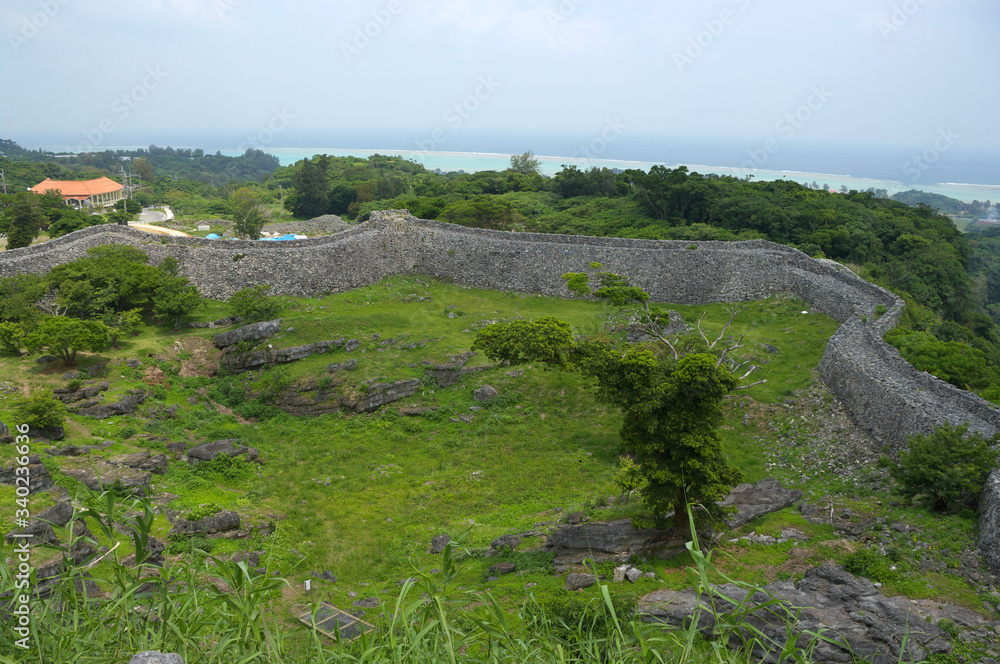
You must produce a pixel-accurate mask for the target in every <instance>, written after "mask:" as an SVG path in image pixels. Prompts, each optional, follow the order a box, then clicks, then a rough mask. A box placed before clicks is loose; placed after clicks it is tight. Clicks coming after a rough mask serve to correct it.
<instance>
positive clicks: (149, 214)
mask: <svg viewBox="0 0 1000 664" xmlns="http://www.w3.org/2000/svg"><path fill="white" fill-rule="evenodd" d="M166 218H167V215H166V214H164V213H163V212H162V211H160V210H143V211H142V212H141V213H140V214H139V223H140V224H158V223H160V222H161V221H163V220H165V219H166Z"/></svg>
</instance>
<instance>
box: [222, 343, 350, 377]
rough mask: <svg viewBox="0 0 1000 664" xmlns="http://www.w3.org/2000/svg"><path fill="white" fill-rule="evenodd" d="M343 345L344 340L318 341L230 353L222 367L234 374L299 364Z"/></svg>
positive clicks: (224, 359) (223, 359) (224, 358)
mask: <svg viewBox="0 0 1000 664" xmlns="http://www.w3.org/2000/svg"><path fill="white" fill-rule="evenodd" d="M343 345H344V340H343V339H336V340H334V341H317V342H316V343H312V344H304V345H302V346H291V347H290V348H261V349H257V350H252V351H250V352H248V353H240V354H236V353H229V354H227V355H226V356H225V357H223V358H222V366H223V367H225V368H226V369H228V370H229V371H231V372H233V373H242V372H244V371H252V370H253V369H259V368H261V367H266V366H272V365H275V364H288V363H289V362H297V361H299V360H303V359H305V358H307V357H310V356H312V355H319V354H322V353H326V352H327V351H329V350H331V349H336V348H340V347H341V346H343Z"/></svg>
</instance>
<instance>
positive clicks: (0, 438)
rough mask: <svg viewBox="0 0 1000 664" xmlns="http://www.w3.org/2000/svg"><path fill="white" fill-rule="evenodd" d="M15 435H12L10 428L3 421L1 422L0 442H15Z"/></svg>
mask: <svg viewBox="0 0 1000 664" xmlns="http://www.w3.org/2000/svg"><path fill="white" fill-rule="evenodd" d="M13 442H14V436H13V435H11V433H10V429H8V428H7V425H6V424H4V423H3V422H0V443H13Z"/></svg>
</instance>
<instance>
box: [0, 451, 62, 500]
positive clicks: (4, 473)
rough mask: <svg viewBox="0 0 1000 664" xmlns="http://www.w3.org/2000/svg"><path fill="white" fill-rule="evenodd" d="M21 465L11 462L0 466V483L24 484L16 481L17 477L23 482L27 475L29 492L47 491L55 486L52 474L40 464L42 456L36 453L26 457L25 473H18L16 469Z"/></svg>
mask: <svg viewBox="0 0 1000 664" xmlns="http://www.w3.org/2000/svg"><path fill="white" fill-rule="evenodd" d="M23 467H24V466H21V465H19V464H12V465H10V466H4V467H2V468H0V484H10V485H12V486H24V484H23V483H19V482H18V478H21V479H22V482H23V479H24V478H25V477H27V478H28V491H30V492H31V493H37V492H39V491H48V490H49V489H51V488H52V487H53V486H55V483H54V482H53V481H52V476H51V475H49V470H48V468H46V467H45V466H43V465H42V458H41V457H40V456H38V455H37V454H32V455H30V456H29V457H28V465H27V469H28V470H27V473H26V474H25V473H23V472H22V473H18V472H17V471H18V469H19V468H23Z"/></svg>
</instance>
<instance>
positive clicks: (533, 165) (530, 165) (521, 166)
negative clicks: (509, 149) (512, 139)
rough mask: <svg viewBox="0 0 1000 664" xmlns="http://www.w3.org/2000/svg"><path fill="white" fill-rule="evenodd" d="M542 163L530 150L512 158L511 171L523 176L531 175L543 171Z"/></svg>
mask: <svg viewBox="0 0 1000 664" xmlns="http://www.w3.org/2000/svg"><path fill="white" fill-rule="evenodd" d="M541 165H542V162H540V161H539V160H538V158H537V157H536V156H535V154H534V153H533V152H532V151H531V150H528V151H527V152H525V153H524V154H515V155H511V157H510V170H512V171H514V172H515V173H520V174H522V175H531V174H533V173H537V172H538V171H539V170H540V169H541Z"/></svg>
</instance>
